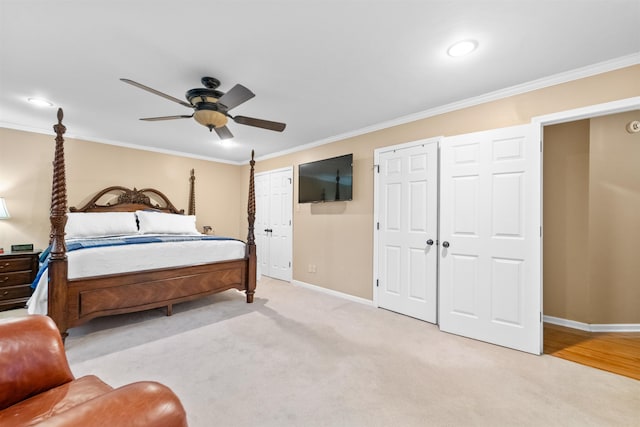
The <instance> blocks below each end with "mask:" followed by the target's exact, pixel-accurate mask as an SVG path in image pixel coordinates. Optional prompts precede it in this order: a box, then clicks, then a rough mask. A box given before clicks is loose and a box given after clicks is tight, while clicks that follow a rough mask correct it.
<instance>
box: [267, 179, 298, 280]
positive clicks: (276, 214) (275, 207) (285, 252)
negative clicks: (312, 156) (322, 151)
mask: <svg viewBox="0 0 640 427" xmlns="http://www.w3.org/2000/svg"><path fill="white" fill-rule="evenodd" d="M270 194H271V203H270V212H269V230H271V231H270V232H269V234H270V236H269V273H268V276H270V277H273V278H276V279H280V280H286V281H291V239H292V226H291V225H292V224H291V215H292V210H293V178H292V176H291V170H284V171H280V172H273V173H271V174H270ZM265 274H267V273H265Z"/></svg>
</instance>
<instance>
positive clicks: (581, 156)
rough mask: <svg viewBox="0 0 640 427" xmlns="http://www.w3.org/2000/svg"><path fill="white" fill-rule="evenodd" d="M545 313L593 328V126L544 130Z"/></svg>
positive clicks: (583, 123)
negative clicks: (590, 171)
mask: <svg viewBox="0 0 640 427" xmlns="http://www.w3.org/2000/svg"><path fill="white" fill-rule="evenodd" d="M543 197H544V201H543V224H544V241H543V272H544V273H543V282H544V289H543V298H544V302H543V307H544V314H545V315H547V316H553V317H558V318H561V319H569V320H575V321H577V322H583V323H590V322H589V319H590V301H591V298H590V290H589V269H588V259H589V251H588V248H589V120H581V121H577V122H570V123H563V124H559V125H554V126H547V127H545V128H544V158H543Z"/></svg>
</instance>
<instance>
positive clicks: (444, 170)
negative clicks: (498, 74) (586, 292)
mask: <svg viewBox="0 0 640 427" xmlns="http://www.w3.org/2000/svg"><path fill="white" fill-rule="evenodd" d="M535 135H537V134H536V133H535V127H534V126H533V125H525V126H516V127H511V128H504V129H496V130H491V131H487V132H479V133H473V134H467V135H459V136H454V137H448V138H444V140H443V142H442V145H441V163H440V172H441V175H440V246H439V248H438V249H439V251H440V267H439V268H440V274H439V278H440V281H439V283H440V292H439V313H440V316H439V323H440V328H441V329H442V330H443V331H446V332H451V333H454V334H458V335H463V336H466V337H470V338H475V339H478V340H482V341H487V342H490V343H494V344H498V345H502V346H506V347H511V348H515V349H518V350H523V351H527V352H530V353H534V354H540V343H541V341H540V339H541V328H542V323H541V305H540V304H541V303H540V293H541V285H540V284H541V277H540V267H541V264H540V241H541V237H540V235H541V228H540V226H541V222H540V142H539V141H537V140H535V139H536V138H534V136H535Z"/></svg>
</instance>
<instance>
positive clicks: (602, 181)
mask: <svg viewBox="0 0 640 427" xmlns="http://www.w3.org/2000/svg"><path fill="white" fill-rule="evenodd" d="M631 120H640V111H633V112H628V113H621V114H614V115H609V116H604V117H598V118H593V119H591V120H582V121H578V122H572V123H566V124H561V125H555V126H548V127H546V128H545V133H544V141H545V150H544V230H545V233H544V236H545V238H544V313H545V314H546V315H549V316H554V317H559V318H563V319H569V320H575V321H578V322H583V323H588V324H611V323H632V324H636V323H640V309H639V307H640V263H639V262H638V249H637V245H638V242H640V167H638V165H639V164H640V134H629V133H628V132H626V130H625V126H626V124H627V123H628V122H630V121H631Z"/></svg>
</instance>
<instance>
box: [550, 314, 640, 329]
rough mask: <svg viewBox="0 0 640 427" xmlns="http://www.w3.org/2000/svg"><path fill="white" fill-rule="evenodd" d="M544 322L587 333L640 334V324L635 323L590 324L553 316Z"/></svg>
mask: <svg viewBox="0 0 640 427" xmlns="http://www.w3.org/2000/svg"><path fill="white" fill-rule="evenodd" d="M543 320H544V321H545V322H546V323H551V324H553V325H558V326H566V327H567V328H572V329H579V330H581V331H587V332H640V324H635V323H611V324H596V323H591V324H590V323H582V322H576V321H575V320H568V319H561V318H559V317H553V316H543Z"/></svg>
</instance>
